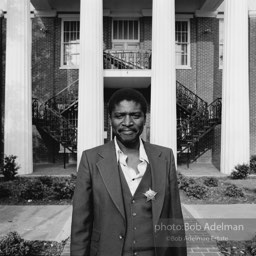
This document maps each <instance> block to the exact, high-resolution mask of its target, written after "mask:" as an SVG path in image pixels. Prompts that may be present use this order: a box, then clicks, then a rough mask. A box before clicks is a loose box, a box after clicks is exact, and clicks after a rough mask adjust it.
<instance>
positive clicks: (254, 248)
mask: <svg viewBox="0 0 256 256" xmlns="http://www.w3.org/2000/svg"><path fill="white" fill-rule="evenodd" d="M250 252H251V254H252V256H256V236H255V237H254V238H253V239H252V244H251V246H250Z"/></svg>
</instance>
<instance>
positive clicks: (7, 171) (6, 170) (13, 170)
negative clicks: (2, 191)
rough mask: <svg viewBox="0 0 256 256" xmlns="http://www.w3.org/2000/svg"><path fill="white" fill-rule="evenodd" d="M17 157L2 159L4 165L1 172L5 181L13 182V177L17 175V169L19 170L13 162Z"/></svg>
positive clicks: (11, 156)
mask: <svg viewBox="0 0 256 256" xmlns="http://www.w3.org/2000/svg"><path fill="white" fill-rule="evenodd" d="M16 158H17V156H14V155H9V156H5V157H4V165H3V167H2V172H3V175H4V178H5V180H14V179H15V176H16V175H17V174H18V169H19V168H20V167H19V166H18V165H17V163H16V162H15V160H16Z"/></svg>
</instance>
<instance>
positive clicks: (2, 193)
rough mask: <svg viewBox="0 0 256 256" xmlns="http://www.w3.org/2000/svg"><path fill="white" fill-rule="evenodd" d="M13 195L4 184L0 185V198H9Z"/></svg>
mask: <svg viewBox="0 0 256 256" xmlns="http://www.w3.org/2000/svg"><path fill="white" fill-rule="evenodd" d="M10 195H11V191H10V189H9V188H7V187H6V186H5V185H4V184H0V198H4V197H9V196H10Z"/></svg>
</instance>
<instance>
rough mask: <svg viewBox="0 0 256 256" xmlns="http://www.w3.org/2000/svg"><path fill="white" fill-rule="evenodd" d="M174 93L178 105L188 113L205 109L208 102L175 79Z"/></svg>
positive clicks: (191, 113)
mask: <svg viewBox="0 0 256 256" xmlns="http://www.w3.org/2000/svg"><path fill="white" fill-rule="evenodd" d="M176 95H177V104H178V106H179V107H181V108H182V109H183V110H184V111H186V112H187V113H188V114H189V115H195V114H197V113H198V112H199V113H203V112H205V111H206V110H207V107H208V103H207V102H206V101H204V100H203V99H202V98H200V97H199V96H198V95H196V94H195V93H194V92H192V91H191V90H189V89H188V88H187V87H185V86H184V85H182V84H181V83H180V82H178V81H176Z"/></svg>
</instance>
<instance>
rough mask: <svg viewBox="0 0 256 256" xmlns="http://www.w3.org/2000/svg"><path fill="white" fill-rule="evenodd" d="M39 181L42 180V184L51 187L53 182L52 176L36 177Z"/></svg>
mask: <svg viewBox="0 0 256 256" xmlns="http://www.w3.org/2000/svg"><path fill="white" fill-rule="evenodd" d="M38 180H39V181H41V182H42V184H43V185H46V186H47V187H51V186H52V184H53V179H52V177H49V176H42V177H39V178H38Z"/></svg>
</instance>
